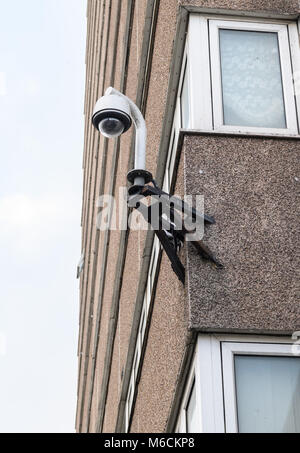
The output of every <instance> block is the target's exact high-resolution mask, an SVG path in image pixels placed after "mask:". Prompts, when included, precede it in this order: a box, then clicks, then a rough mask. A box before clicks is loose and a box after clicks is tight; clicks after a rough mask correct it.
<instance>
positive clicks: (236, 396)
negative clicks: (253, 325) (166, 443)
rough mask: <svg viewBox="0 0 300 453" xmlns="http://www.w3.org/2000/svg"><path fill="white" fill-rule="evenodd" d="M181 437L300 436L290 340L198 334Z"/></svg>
mask: <svg viewBox="0 0 300 453" xmlns="http://www.w3.org/2000/svg"><path fill="white" fill-rule="evenodd" d="M197 429H199V431H197ZM177 432H203V433H205V432H207V433H212V432H227V433H238V432H240V433H300V357H299V356H296V355H294V354H293V348H292V341H291V340H290V339H285V338H271V337H246V336H233V337H230V336H220V337H217V336H212V335H199V338H198V342H197V347H196V351H195V359H194V363H193V366H192V368H191V373H190V377H189V379H188V382H187V386H186V391H185V393H184V395H183V400H182V404H181V409H180V412H179V415H178V422H177Z"/></svg>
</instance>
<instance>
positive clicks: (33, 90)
mask: <svg viewBox="0 0 300 453" xmlns="http://www.w3.org/2000/svg"><path fill="white" fill-rule="evenodd" d="M85 38H86V0H26V1H24V0H14V1H8V0H0V153H1V166H0V169H1V170H0V173H1V174H0V250H1V255H0V281H1V287H0V432H74V425H75V405H76V385H77V334H78V303H79V302H78V281H77V280H76V278H75V277H76V266H77V263H78V261H79V258H80V253H81V249H80V233H81V231H80V215H81V194H82V151H83V130H84V127H83V101H84V76H85V64H84V56H85Z"/></svg>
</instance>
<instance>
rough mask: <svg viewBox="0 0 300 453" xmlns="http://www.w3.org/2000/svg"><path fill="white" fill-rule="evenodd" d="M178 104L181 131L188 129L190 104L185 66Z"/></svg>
mask: <svg viewBox="0 0 300 453" xmlns="http://www.w3.org/2000/svg"><path fill="white" fill-rule="evenodd" d="M180 104H181V127H182V128H183V129H188V128H189V127H190V102H189V78H188V69H187V64H186V67H185V71H184V78H183V84H182V91H181V99H180Z"/></svg>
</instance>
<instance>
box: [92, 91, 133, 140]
mask: <svg viewBox="0 0 300 453" xmlns="http://www.w3.org/2000/svg"><path fill="white" fill-rule="evenodd" d="M92 122H93V125H94V126H95V128H96V129H98V130H99V131H100V132H101V133H102V134H103V135H104V136H105V137H108V138H112V137H119V136H120V135H121V134H123V133H124V132H126V131H128V129H129V128H130V127H131V125H132V119H131V116H130V106H129V104H128V102H127V101H126V99H124V98H121V97H120V96H117V95H114V94H110V95H105V96H103V97H102V98H100V99H99V100H98V101H97V103H96V105H95V108H94V112H93V116H92Z"/></svg>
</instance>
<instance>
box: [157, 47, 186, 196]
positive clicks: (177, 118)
mask: <svg viewBox="0 0 300 453" xmlns="http://www.w3.org/2000/svg"><path fill="white" fill-rule="evenodd" d="M185 71H187V77H188V84H189V100H190V99H191V92H190V89H191V78H190V67H189V55H188V44H186V46H185V51H184V55H183V64H182V69H181V73H180V79H179V85H178V90H177V97H176V107H175V112H174V118H173V124H172V129H171V135H170V144H169V149H168V154H167V161H166V167H165V175H164V180H163V190H164V191H165V192H167V193H170V190H171V184H172V178H173V173H174V168H175V158H176V150H177V146H178V139H179V133H180V129H181V128H182V118H181V93H182V87H183V82H184V76H185ZM188 105H189V110H190V111H189V117H190V124H191V115H192V111H191V103H190V102H188ZM190 124H189V128H190Z"/></svg>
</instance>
